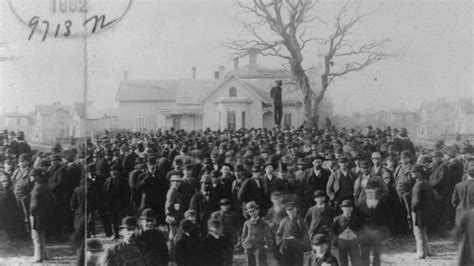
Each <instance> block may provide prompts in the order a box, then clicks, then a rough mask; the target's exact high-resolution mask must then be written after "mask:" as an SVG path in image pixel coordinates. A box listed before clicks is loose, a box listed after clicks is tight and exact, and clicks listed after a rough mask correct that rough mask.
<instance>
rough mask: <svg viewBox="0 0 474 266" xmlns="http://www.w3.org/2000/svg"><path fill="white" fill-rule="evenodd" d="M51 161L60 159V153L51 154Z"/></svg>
mask: <svg viewBox="0 0 474 266" xmlns="http://www.w3.org/2000/svg"><path fill="white" fill-rule="evenodd" d="M51 161H62V158H61V155H59V154H53V155H51Z"/></svg>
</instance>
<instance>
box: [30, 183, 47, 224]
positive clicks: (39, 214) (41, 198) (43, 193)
mask: <svg viewBox="0 0 474 266" xmlns="http://www.w3.org/2000/svg"><path fill="white" fill-rule="evenodd" d="M52 199H53V198H52V194H51V190H50V189H49V187H48V185H46V184H44V183H41V182H37V183H35V186H34V187H33V190H32V191H31V199H30V215H31V216H32V217H33V221H31V224H32V226H33V229H36V230H45V229H46V227H47V226H48V221H49V208H50V207H51V204H52Z"/></svg>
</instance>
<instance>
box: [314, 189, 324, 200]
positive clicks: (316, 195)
mask: <svg viewBox="0 0 474 266" xmlns="http://www.w3.org/2000/svg"><path fill="white" fill-rule="evenodd" d="M317 197H327V195H326V193H325V192H324V190H321V189H319V190H316V191H315V192H314V194H313V198H317Z"/></svg>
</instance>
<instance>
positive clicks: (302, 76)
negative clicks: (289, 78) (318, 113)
mask: <svg viewBox="0 0 474 266" xmlns="http://www.w3.org/2000/svg"><path fill="white" fill-rule="evenodd" d="M290 65H291V72H292V74H293V77H294V78H295V80H296V81H297V83H298V87H299V89H300V90H301V92H302V93H303V108H304V120H305V127H308V128H314V126H315V124H314V119H313V115H314V112H313V107H312V105H313V99H312V97H313V94H312V91H311V83H310V82H309V78H308V76H307V75H306V72H305V71H304V69H303V67H302V66H301V62H299V61H293V62H292V64H290Z"/></svg>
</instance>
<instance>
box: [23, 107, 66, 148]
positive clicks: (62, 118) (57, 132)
mask: <svg viewBox="0 0 474 266" xmlns="http://www.w3.org/2000/svg"><path fill="white" fill-rule="evenodd" d="M70 113H71V106H68V105H60V104H59V102H57V103H54V104H52V105H37V106H36V107H35V119H34V120H35V121H34V125H33V126H32V129H33V130H32V131H33V136H32V138H31V139H32V140H33V141H35V142H39V143H45V144H53V143H56V142H58V141H59V142H64V141H66V139H69V138H70V137H71V135H70V130H69V127H70V124H71V118H70Z"/></svg>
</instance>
